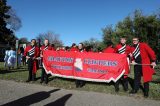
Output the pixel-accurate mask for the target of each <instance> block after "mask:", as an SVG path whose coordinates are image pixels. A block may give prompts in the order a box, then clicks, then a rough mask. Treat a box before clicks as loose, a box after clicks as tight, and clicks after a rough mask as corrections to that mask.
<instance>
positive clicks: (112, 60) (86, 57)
mask: <svg viewBox="0 0 160 106" xmlns="http://www.w3.org/2000/svg"><path fill="white" fill-rule="evenodd" d="M43 56H44V57H43V66H44V68H45V70H46V72H47V73H48V74H49V73H50V74H51V75H53V76H58V77H63V78H73V79H80V80H86V81H95V82H110V81H114V82H116V81H117V80H118V79H119V78H120V77H121V76H122V75H123V74H124V73H125V67H126V65H128V64H127V58H126V55H125V54H116V53H87V52H83V53H81V52H64V51H49V50H48V51H45V52H44V54H43Z"/></svg>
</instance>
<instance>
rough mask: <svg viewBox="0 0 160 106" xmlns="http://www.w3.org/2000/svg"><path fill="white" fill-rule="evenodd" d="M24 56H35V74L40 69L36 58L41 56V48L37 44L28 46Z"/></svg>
mask: <svg viewBox="0 0 160 106" xmlns="http://www.w3.org/2000/svg"><path fill="white" fill-rule="evenodd" d="M24 56H29V57H31V58H32V57H34V58H35V59H34V60H33V74H35V73H36V71H37V69H38V61H37V60H36V58H37V57H38V56H39V48H38V47H37V46H33V47H32V46H27V47H26V49H25V51H24Z"/></svg>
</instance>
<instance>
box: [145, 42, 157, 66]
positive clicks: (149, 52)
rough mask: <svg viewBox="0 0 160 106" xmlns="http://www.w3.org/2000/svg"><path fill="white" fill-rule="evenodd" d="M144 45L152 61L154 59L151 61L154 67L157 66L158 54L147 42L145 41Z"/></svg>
mask: <svg viewBox="0 0 160 106" xmlns="http://www.w3.org/2000/svg"><path fill="white" fill-rule="evenodd" d="M144 46H145V50H146V52H147V54H148V56H149V58H150V59H151V61H152V62H151V65H152V66H153V67H155V66H156V55H155V52H154V51H153V50H152V48H151V47H149V46H148V45H147V44H145V43H144Z"/></svg>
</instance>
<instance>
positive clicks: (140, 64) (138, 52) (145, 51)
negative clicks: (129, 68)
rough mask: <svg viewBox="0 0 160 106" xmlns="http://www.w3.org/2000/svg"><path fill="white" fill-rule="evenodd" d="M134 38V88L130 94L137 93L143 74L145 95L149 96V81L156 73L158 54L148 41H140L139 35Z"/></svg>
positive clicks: (132, 50)
mask: <svg viewBox="0 0 160 106" xmlns="http://www.w3.org/2000/svg"><path fill="white" fill-rule="evenodd" d="M132 40H133V47H132V48H131V52H132V55H131V56H132V57H133V61H132V64H134V88H133V90H132V91H131V92H130V94H136V93H137V92H138V90H139V88H140V84H141V76H143V82H144V97H148V95H149V94H148V92H149V82H150V81H151V80H152V75H153V74H154V69H153V68H154V67H155V66H156V63H155V61H156V55H155V53H154V51H153V50H152V49H151V48H150V47H149V46H148V45H147V44H146V43H141V42H139V38H138V37H134V38H133V39H132ZM147 64H148V65H147ZM151 66H152V67H151Z"/></svg>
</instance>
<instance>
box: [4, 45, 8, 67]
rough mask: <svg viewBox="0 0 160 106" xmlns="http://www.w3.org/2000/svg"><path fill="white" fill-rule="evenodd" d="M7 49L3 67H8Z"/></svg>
mask: <svg viewBox="0 0 160 106" xmlns="http://www.w3.org/2000/svg"><path fill="white" fill-rule="evenodd" d="M8 53H9V47H7V48H6V51H5V57H4V67H5V68H6V67H8V58H9V54H8Z"/></svg>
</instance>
